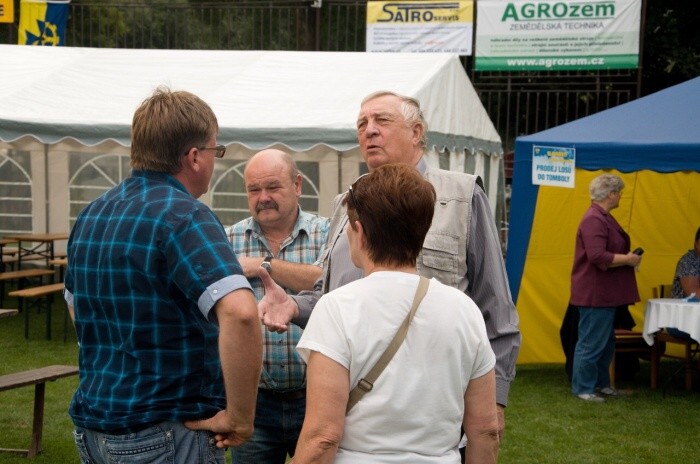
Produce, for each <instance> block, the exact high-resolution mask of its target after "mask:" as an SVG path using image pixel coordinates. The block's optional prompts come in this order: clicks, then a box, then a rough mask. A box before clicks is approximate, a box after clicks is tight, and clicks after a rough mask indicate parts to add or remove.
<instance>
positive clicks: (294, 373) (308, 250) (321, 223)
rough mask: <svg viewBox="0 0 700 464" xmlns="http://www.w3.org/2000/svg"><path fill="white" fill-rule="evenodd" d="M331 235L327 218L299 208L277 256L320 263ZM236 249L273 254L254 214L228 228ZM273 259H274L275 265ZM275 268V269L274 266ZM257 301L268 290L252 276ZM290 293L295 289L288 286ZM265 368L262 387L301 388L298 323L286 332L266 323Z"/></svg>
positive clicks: (242, 253)
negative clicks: (329, 234)
mask: <svg viewBox="0 0 700 464" xmlns="http://www.w3.org/2000/svg"><path fill="white" fill-rule="evenodd" d="M327 237H328V219H327V218H322V217H319V216H316V215H313V214H310V213H305V212H303V211H302V210H301V208H299V216H298V217H297V222H296V224H294V230H293V231H292V234H291V235H290V236H289V237H287V238H286V239H285V241H284V242H282V245H281V247H280V252H279V254H278V255H277V256H274V258H276V259H281V260H284V261H288V262H291V263H304V264H315V265H316V266H321V262H320V258H321V255H322V254H323V249H324V246H325V244H326V238H327ZM228 238H229V241H230V242H231V245H232V246H233V251H234V252H235V253H236V255H237V256H238V255H240V256H272V252H271V251H270V247H269V246H268V242H267V240H266V239H265V236H264V235H263V233H262V230H261V229H260V225H259V224H258V223H257V222H255V220H254V219H253V218H252V217H249V218H247V219H244V220H242V221H240V222H238V223H236V224H234V225H233V226H232V227H231V228H230V229H229V230H228ZM274 264H275V263H274V261H273V263H272V265H273V269H274ZM273 272H274V270H273ZM249 280H250V285H251V286H252V287H253V291H254V292H255V297H256V298H257V299H258V301H259V300H260V299H261V298H262V297H263V295H264V294H265V290H264V287H263V284H262V281H261V280H260V279H258V278H257V277H256V278H253V279H249ZM287 293H292V291H291V290H288V289H287ZM262 330H263V341H264V343H263V369H262V374H261V376H260V387H261V388H266V389H271V390H276V391H289V390H298V389H301V388H303V387H304V386H305V384H306V364H305V363H304V361H302V359H301V357H299V354H298V353H297V352H296V349H295V348H296V345H297V342H299V338H300V337H301V333H302V330H301V328H300V327H299V326H297V325H295V324H290V325H289V330H287V331H286V332H285V333H283V334H278V333H275V332H271V331H269V330H267V329H266V328H264V326H263V329H262Z"/></svg>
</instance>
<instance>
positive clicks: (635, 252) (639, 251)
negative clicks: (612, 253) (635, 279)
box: [632, 247, 644, 256]
mask: <svg viewBox="0 0 700 464" xmlns="http://www.w3.org/2000/svg"><path fill="white" fill-rule="evenodd" d="M632 253H634V254H635V255H639V256H642V255H643V254H644V248H642V247H638V248H636V249H635V250H634V251H633V252H632Z"/></svg>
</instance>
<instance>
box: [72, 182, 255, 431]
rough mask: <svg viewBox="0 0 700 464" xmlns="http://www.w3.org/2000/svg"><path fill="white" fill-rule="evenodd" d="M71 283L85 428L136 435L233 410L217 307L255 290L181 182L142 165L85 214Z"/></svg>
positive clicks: (76, 412)
mask: <svg viewBox="0 0 700 464" xmlns="http://www.w3.org/2000/svg"><path fill="white" fill-rule="evenodd" d="M65 288H66V294H65V297H66V301H67V302H68V304H70V305H72V306H73V307H74V308H75V328H76V331H77V334H78V341H79V343H80V384H79V386H78V389H77V391H76V392H75V395H74V397H73V401H72V403H71V405H70V411H69V412H70V415H71V417H72V418H73V422H74V423H75V424H76V425H77V426H79V427H84V428H87V429H90V430H95V431H101V432H106V433H117V434H123V433H131V432H134V431H138V430H140V429H143V428H144V427H147V426H149V425H152V424H155V423H158V422H162V421H166V420H167V421H183V420H187V419H203V418H207V417H211V416H213V415H214V414H216V413H217V412H218V411H219V410H221V409H224V408H225V407H226V401H225V393H224V385H223V377H222V374H221V365H220V362H219V352H218V342H217V340H218V333H219V331H218V326H217V324H216V320H215V318H214V317H210V315H209V312H210V310H211V309H212V308H213V307H214V305H215V304H216V302H217V301H218V300H219V299H221V298H222V297H223V296H225V295H226V294H228V293H230V292H231V291H233V290H237V289H240V288H250V286H249V284H248V282H247V280H246V279H245V277H244V276H243V273H242V269H241V267H240V265H239V264H238V261H237V259H236V256H235V255H234V254H233V252H232V251H231V247H230V246H229V243H228V241H227V240H226V234H225V233H224V228H223V226H222V225H221V223H220V222H219V220H218V219H217V217H216V216H215V215H214V213H213V212H212V211H211V210H210V209H209V208H208V207H207V206H206V205H204V204H203V203H201V202H199V201H197V200H196V199H194V198H193V197H192V196H191V195H190V194H189V193H188V192H187V191H186V190H185V188H184V186H183V185H182V184H181V183H180V182H178V181H177V180H176V179H175V178H174V177H172V176H170V175H168V174H164V173H156V172H148V171H134V172H133V173H132V175H131V176H130V177H129V178H127V179H125V180H124V181H123V182H122V183H120V184H119V185H117V186H116V187H115V188H113V189H111V190H110V191H109V192H107V193H106V194H104V195H103V196H101V197H100V198H98V199H97V200H95V201H93V202H92V203H90V205H88V207H87V208H85V209H84V210H83V212H82V213H81V214H80V216H79V217H78V220H77V221H76V223H75V226H74V227H73V230H72V232H71V236H70V239H69V241H68V268H67V271H66V279H65Z"/></svg>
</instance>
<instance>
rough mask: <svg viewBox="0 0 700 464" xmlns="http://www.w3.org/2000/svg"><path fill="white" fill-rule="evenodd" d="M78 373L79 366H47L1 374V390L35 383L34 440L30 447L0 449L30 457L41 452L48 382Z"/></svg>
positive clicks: (0, 449)
mask: <svg viewBox="0 0 700 464" xmlns="http://www.w3.org/2000/svg"><path fill="white" fill-rule="evenodd" d="M77 374H78V368H77V366H46V367H41V368H38V369H31V370H28V371H23V372H17V373H14V374H6V375H0V391H3V390H12V389H14V388H20V387H25V386H27V385H34V421H33V423H32V441H31V443H30V445H29V449H26V450H25V449H14V448H0V451H5V452H10V453H18V454H24V455H26V456H27V457H28V458H32V457H34V456H36V455H37V454H39V453H40V452H41V434H42V431H43V428H44V394H45V390H46V382H51V381H54V380H56V379H60V378H61V377H68V376H71V375H77Z"/></svg>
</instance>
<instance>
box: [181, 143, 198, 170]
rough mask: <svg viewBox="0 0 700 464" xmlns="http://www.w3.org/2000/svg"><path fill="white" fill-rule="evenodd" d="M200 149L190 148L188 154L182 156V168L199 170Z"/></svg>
mask: <svg viewBox="0 0 700 464" xmlns="http://www.w3.org/2000/svg"><path fill="white" fill-rule="evenodd" d="M199 154H200V153H199V150H197V148H196V147H192V148H190V150H189V151H188V152H187V154H186V155H184V156H183V157H182V168H183V169H189V170H191V171H198V170H199Z"/></svg>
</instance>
